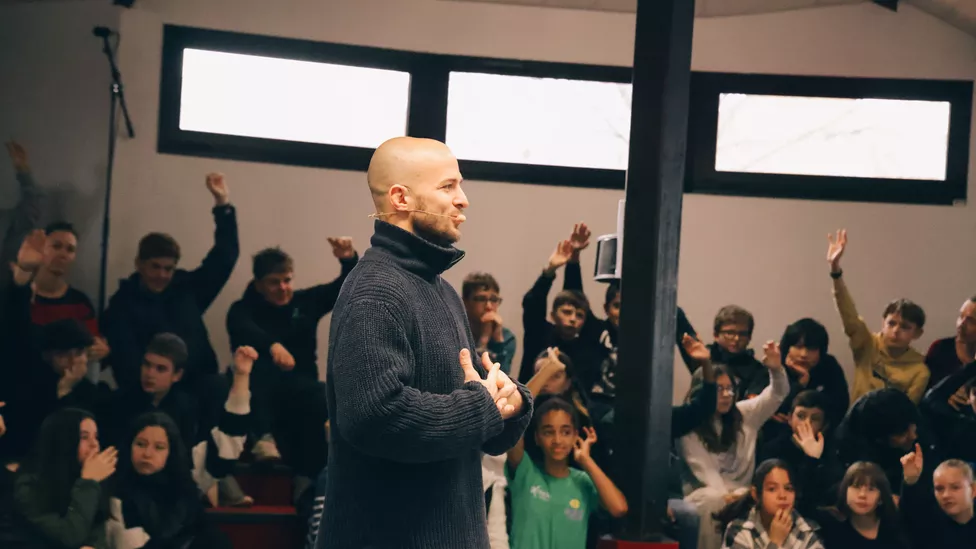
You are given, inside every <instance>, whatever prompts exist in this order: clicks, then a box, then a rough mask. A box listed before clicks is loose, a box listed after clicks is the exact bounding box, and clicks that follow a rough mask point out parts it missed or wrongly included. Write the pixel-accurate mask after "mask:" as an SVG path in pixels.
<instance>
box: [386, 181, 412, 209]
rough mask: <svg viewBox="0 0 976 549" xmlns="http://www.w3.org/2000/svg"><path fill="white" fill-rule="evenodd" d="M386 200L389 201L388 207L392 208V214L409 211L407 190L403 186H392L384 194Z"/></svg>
mask: <svg viewBox="0 0 976 549" xmlns="http://www.w3.org/2000/svg"><path fill="white" fill-rule="evenodd" d="M386 196H387V198H388V199H389V200H390V207H391V208H393V211H394V212H402V211H406V210H409V209H411V208H410V197H409V196H408V193H407V188H406V187H404V186H403V185H393V186H391V187H390V190H389V191H388V192H387V193H386Z"/></svg>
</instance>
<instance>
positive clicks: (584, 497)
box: [505, 454, 600, 549]
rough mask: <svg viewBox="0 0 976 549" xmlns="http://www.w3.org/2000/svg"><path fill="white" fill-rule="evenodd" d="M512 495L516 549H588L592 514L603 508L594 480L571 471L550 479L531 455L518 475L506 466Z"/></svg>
mask: <svg viewBox="0 0 976 549" xmlns="http://www.w3.org/2000/svg"><path fill="white" fill-rule="evenodd" d="M505 475H506V476H508V477H509V483H508V490H509V492H510V493H511V494H512V515H513V518H512V536H511V540H510V541H511V547H512V549H584V548H585V547H586V526H587V523H588V522H589V519H590V513H592V512H593V511H596V510H597V508H598V506H599V505H600V496H599V494H597V491H596V486H595V485H594V484H593V479H591V478H590V475H588V474H586V473H585V472H583V471H580V470H579V469H573V468H570V470H569V476H568V477H566V478H555V477H552V476H549V475H547V474H546V473H545V471H543V470H542V469H540V468H539V467H538V465H536V464H535V462H534V461H532V458H530V457H529V456H528V455H527V454H526V455H524V456H523V457H522V461H521V462H520V463H519V465H518V468H517V469H516V470H515V474H514V475H512V471H511V468H510V467H505Z"/></svg>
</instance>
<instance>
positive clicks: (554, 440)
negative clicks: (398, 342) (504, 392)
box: [0, 144, 976, 549]
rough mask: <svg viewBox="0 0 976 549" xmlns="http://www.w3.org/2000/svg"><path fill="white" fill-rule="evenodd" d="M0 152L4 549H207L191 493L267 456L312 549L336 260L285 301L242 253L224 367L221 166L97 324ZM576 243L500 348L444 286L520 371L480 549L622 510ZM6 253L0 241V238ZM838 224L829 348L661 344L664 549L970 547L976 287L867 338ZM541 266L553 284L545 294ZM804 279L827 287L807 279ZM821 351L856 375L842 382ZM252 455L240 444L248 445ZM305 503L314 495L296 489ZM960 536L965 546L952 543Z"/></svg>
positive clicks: (156, 237) (472, 301)
mask: <svg viewBox="0 0 976 549" xmlns="http://www.w3.org/2000/svg"><path fill="white" fill-rule="evenodd" d="M8 151H9V153H10V156H11V159H12V161H13V164H14V168H15V171H16V172H17V176H18V179H19V180H20V181H21V185H22V188H23V189H24V192H23V193H22V203H21V205H20V206H19V208H18V210H17V215H18V216H19V217H18V221H17V222H16V223H13V224H12V225H11V228H10V233H12V234H17V233H18V231H19V234H18V235H17V238H13V237H11V235H10V234H8V237H7V238H6V239H5V242H8V245H7V247H5V248H4V250H2V252H0V253H2V254H3V255H4V257H6V258H7V259H9V262H10V263H11V265H12V267H11V270H10V272H9V273H4V280H3V282H4V284H5V286H4V287H3V289H2V294H3V297H2V299H0V307H2V318H3V325H2V327H0V328H2V329H0V333H2V334H3V337H4V338H5V339H6V340H5V344H6V347H5V348H6V349H9V350H12V352H8V358H7V359H5V360H4V361H3V363H2V367H0V403H3V404H2V406H3V407H2V408H0V413H2V415H0V459H2V460H3V464H4V465H5V466H4V467H3V468H2V469H0V545H2V546H3V547H5V548H6V547H11V548H18V547H24V548H33V547H39V548H41V547H43V548H52V549H53V548H58V549H83V548H92V549H104V548H112V549H139V548H142V547H145V548H150V547H166V548H168V547H179V548H187V547H209V546H216V547H224V546H227V540H226V538H225V537H224V536H223V535H222V534H221V533H220V532H219V531H218V530H217V529H215V528H214V527H213V525H211V524H210V523H209V522H208V521H207V516H206V514H205V513H204V512H203V510H204V508H205V506H206V505H220V504H231V505H248V504H250V503H253V500H252V499H251V498H250V497H248V496H247V495H246V494H244V493H243V492H242V491H241V490H240V488H239V487H238V486H236V483H235V482H234V480H233V475H232V471H233V468H234V464H235V462H236V461H237V460H238V459H239V458H240V457H241V456H252V457H253V459H256V460H282V461H284V462H285V463H286V464H288V465H289V466H290V467H291V468H292V470H293V471H294V472H295V475H296V483H295V486H296V494H295V500H296V503H303V502H304V503H306V504H307V505H308V509H309V511H310V512H311V513H312V515H313V516H312V517H311V524H312V525H313V527H312V528H311V529H310V533H309V538H308V544H309V546H314V545H315V544H316V537H317V536H316V531H317V527H318V526H317V525H318V524H319V517H318V516H317V515H315V513H316V512H321V509H322V500H321V497H322V493H323V491H322V486H321V485H320V486H317V487H316V486H314V485H315V484H316V483H315V479H317V478H319V479H321V478H324V475H320V473H321V471H322V470H323V468H324V466H325V464H326V461H327V459H326V458H327V455H328V434H327V433H328V427H329V424H328V413H327V407H326V403H325V391H324V390H323V386H322V384H321V383H320V382H319V381H318V372H319V364H318V349H317V341H316V334H317V328H318V325H319V322H320V321H321V319H322V318H323V317H325V316H326V315H327V314H328V313H329V312H330V311H331V310H332V308H333V306H334V304H335V301H336V299H337V297H338V294H339V289H340V288H341V286H342V284H343V281H344V280H345V278H346V276H347V275H348V274H349V273H350V272H351V271H352V269H353V267H354V266H355V265H356V263H357V260H358V254H357V252H356V250H355V248H354V247H353V245H352V242H351V240H350V239H348V238H334V239H329V244H330V245H331V248H332V253H333V255H334V256H335V257H336V258H337V259H338V261H339V262H340V263H341V265H342V271H341V274H340V276H339V278H337V279H336V280H334V281H331V282H328V283H326V284H323V285H320V286H315V287H312V288H307V289H301V290H296V289H294V288H293V285H292V278H293V274H294V271H295V265H294V261H293V260H292V258H291V257H290V256H289V255H288V254H287V253H286V252H285V251H283V250H281V249H279V248H269V249H265V250H261V251H258V252H257V253H256V254H255V255H254V256H253V262H252V274H253V280H252V281H251V283H250V284H249V285H248V287H247V289H246V291H245V292H244V294H243V295H242V296H241V298H240V299H239V300H238V301H237V302H235V303H234V304H233V305H232V306H231V308H230V310H229V312H228V314H227V317H226V318H227V325H226V326H227V331H228V333H229V336H230V341H231V346H232V350H233V351H234V364H233V365H232V366H231V367H230V368H228V369H227V372H226V373H221V368H220V367H219V365H218V361H217V358H216V357H217V353H215V352H214V349H213V347H212V345H211V343H210V338H209V333H208V330H207V326H206V324H205V323H204V321H203V315H204V313H205V312H206V311H207V310H208V309H209V307H210V306H211V304H212V303H213V302H214V300H215V298H216V297H217V295H218V294H219V293H220V292H221V290H222V289H223V287H224V285H225V284H226V282H227V280H228V278H229V277H230V275H231V272H232V271H233V269H234V268H235V266H236V264H237V262H238V256H239V255H240V244H239V242H238V232H237V218H236V211H235V209H234V207H233V206H232V205H231V204H230V201H229V187H228V185H227V182H226V181H225V179H224V177H223V176H221V175H220V174H210V175H208V176H207V178H206V189H207V190H209V192H210V194H211V195H212V197H213V199H214V209H213V215H214V220H215V227H216V229H215V236H214V240H215V242H214V246H213V248H212V249H211V250H210V252H209V253H208V254H207V256H206V258H205V259H204V260H203V262H202V263H201V265H200V266H198V267H197V268H196V269H193V270H184V269H181V268H180V267H179V262H180V258H181V254H180V247H179V244H178V243H177V242H176V241H175V240H174V239H173V238H172V237H171V236H169V235H166V234H163V233H152V234H149V235H146V236H145V237H143V238H142V240H141V241H140V243H139V246H138V254H137V257H136V258H135V266H136V271H135V272H134V273H133V274H132V275H131V276H130V277H129V278H127V279H125V280H123V281H122V282H121V283H120V285H119V288H118V290H117V291H116V292H115V294H114V295H113V296H112V298H111V299H110V300H109V304H108V308H107V309H106V311H105V313H104V314H102V315H101V317H100V318H96V311H95V309H94V307H93V305H92V303H91V301H90V300H89V299H88V298H87V297H86V296H85V295H84V293H82V292H81V291H79V290H77V289H76V288H73V287H71V286H70V284H69V283H68V280H69V275H70V271H71V267H72V264H73V263H74V262H75V259H76V257H77V254H78V253H79V250H78V239H77V234H76V233H75V230H74V229H73V227H72V226H71V225H70V224H67V223H64V222H58V223H54V224H51V225H49V226H48V227H47V228H46V229H44V230H36V229H34V227H36V225H37V215H38V212H37V208H36V204H35V201H36V197H37V192H36V190H35V189H34V184H33V182H32V179H31V172H30V164H29V162H28V160H27V155H26V152H25V151H24V150H23V148H22V147H20V146H19V145H16V144H10V145H8ZM590 236H591V235H590V231H589V229H588V228H587V227H586V225H584V224H579V225H577V226H575V227H574V228H573V230H572V232H571V233H570V235H569V237H568V238H566V239H565V240H562V241H560V242H559V243H558V244H557V246H556V249H555V251H554V252H553V253H552V254H551V256H550V257H549V260H548V262H547V263H546V265H545V268H544V269H543V270H542V272H541V273H540V275H539V277H538V279H537V280H536V282H535V283H534V284H533V285H532V287H531V288H530V289H529V290H528V292H527V293H526V294H525V295H524V297H523V300H522V324H523V327H524V337H523V341H522V342H521V345H519V342H518V341H517V339H516V336H515V335H514V333H513V332H512V331H511V330H510V329H509V328H508V327H507V326H506V325H505V322H504V320H503V317H502V314H501V312H500V310H499V309H500V306H501V304H502V302H503V300H502V295H501V288H500V286H499V284H498V282H497V280H496V279H495V278H494V277H493V276H492V275H491V274H489V273H471V274H470V275H469V276H468V277H466V278H465V280H464V282H463V285H462V288H461V291H460V294H461V298H462V301H463V303H464V306H465V309H466V312H467V316H468V323H469V325H470V327H471V330H472V334H473V335H474V341H476V342H477V349H476V351H477V353H478V354H479V355H481V354H482V353H488V355H489V357H490V359H491V361H492V362H497V363H499V364H500V365H501V370H502V371H505V372H506V373H508V372H511V371H512V370H513V368H515V367H518V365H515V364H513V361H514V357H515V356H516V354H517V350H518V348H519V346H521V351H522V355H521V356H522V360H521V366H520V368H519V370H518V372H517V374H518V378H519V380H520V381H522V382H523V383H525V385H526V386H527V388H528V389H529V391H530V392H531V393H532V395H533V396H534V397H535V412H534V416H533V419H532V424H531V426H530V427H529V429H528V430H527V431H526V434H525V436H524V437H523V439H522V440H521V441H520V442H519V443H518V444H517V445H516V446H515V447H514V448H512V449H511V450H510V451H509V452H507V454H506V455H503V456H497V457H493V456H489V455H485V456H484V460H483V488H484V490H485V506H486V517H485V519H486V522H487V525H488V531H489V535H490V539H491V545H492V548H493V549H507V548H510V547H511V548H514V549H573V548H579V549H583V548H585V547H593V546H595V543H596V541H597V539H598V538H599V537H600V536H602V535H604V534H607V533H609V532H610V531H611V530H612V526H613V521H614V520H615V519H618V518H620V517H623V516H624V515H626V514H627V513H628V510H629V508H631V507H637V506H639V505H640V502H628V501H627V500H626V499H625V498H624V495H623V493H622V492H621V491H620V489H619V488H618V483H619V481H620V479H619V478H616V476H615V473H616V472H617V471H615V469H614V468H613V448H614V441H613V440H612V438H611V437H612V434H613V429H612V426H613V422H614V413H613V404H614V399H615V393H616V385H615V379H614V373H615V369H616V363H617V345H618V340H617V333H618V325H619V311H620V306H621V301H622V295H621V292H620V286H619V285H617V284H609V285H608V288H607V291H606V294H605V296H604V307H603V309H604V313H605V318H600V317H599V316H598V315H597V314H595V312H594V310H593V309H594V308H593V307H592V306H591V303H590V301H589V300H588V299H587V297H586V295H585V294H584V293H583V291H582V290H583V278H582V270H581V266H580V263H579V257H580V253H581V252H582V251H583V250H584V249H586V248H587V247H588V245H589V240H590ZM10 242H15V243H16V245H15V248H16V249H15V250H13V251H11V250H10V249H9V246H10V245H11V244H9V243H10ZM846 245H847V234H846V232H844V231H840V232H838V233H837V234H836V235H834V236H831V238H830V242H829V245H828V254H827V260H828V267H829V269H828V271H827V272H828V273H829V276H830V278H831V279H832V283H833V290H834V294H833V296H834V301H835V303H836V307H837V310H838V311H839V313H840V318H841V320H842V322H843V326H844V330H845V334H846V335H847V338H848V344H849V347H850V350H851V352H850V353H848V352H846V351H844V352H836V351H835V353H836V356H835V355H834V354H830V352H829V338H828V336H827V330H826V329H825V328H824V326H823V325H822V324H821V323H819V322H817V321H816V320H814V319H810V318H803V319H799V320H797V321H796V322H794V323H792V324H790V325H789V326H787V327H786V328H785V329H784V331H783V335H782V338H781V339H780V341H779V342H778V343H777V342H767V343H765V344H764V345H763V346H762V353H761V356H757V355H756V353H754V351H753V350H752V349H751V348H750V347H751V343H752V334H753V332H754V329H755V320H754V318H753V316H752V315H751V314H750V313H749V312H748V311H747V310H745V309H743V308H741V307H738V306H734V305H730V306H725V307H722V308H721V309H720V310H719V311H718V313H717V315H716V316H715V319H714V322H713V330H712V336H713V340H712V341H711V342H709V343H706V342H705V341H704V339H705V338H704V337H702V336H703V335H702V334H699V333H698V332H696V331H695V330H694V328H693V327H692V324H691V323H690V321H689V320H688V319H687V317H686V316H685V314H684V312H683V311H682V310H681V309H679V310H678V319H677V320H678V333H677V335H678V337H677V341H676V345H677V349H678V351H679V353H680V354H681V356H682V358H683V360H684V362H685V364H686V365H687V366H688V368H689V370H690V371H691V372H692V374H693V375H692V383H691V386H690V388H689V390H688V392H687V396H686V398H685V401H684V402H683V403H682V404H681V405H679V406H675V407H674V408H673V409H672V422H671V430H672V440H671V441H669V442H670V444H671V445H672V448H673V459H672V462H673V463H672V464H673V469H674V475H673V478H674V479H676V482H675V483H674V486H673V487H672V492H673V493H672V494H671V495H672V497H671V498H670V499H669V503H668V516H669V518H670V521H669V522H670V523H671V525H672V528H671V534H672V535H673V536H674V537H675V538H677V539H678V540H679V541H680V543H681V547H682V549H686V548H695V547H697V548H700V549H719V548H720V547H722V548H725V547H728V548H735V549H746V548H757V549H801V548H810V549H814V548H826V549H844V548H848V547H850V548H860V547H864V548H873V547H878V548H890V547H896V548H933V549H942V548H947V549H948V548H953V549H955V548H957V547H964V546H968V545H971V544H972V543H974V541H973V540H976V520H974V518H973V499H974V490H976V484H974V478H973V469H972V466H971V465H970V463H972V462H974V461H976V358H974V357H976V297H974V298H973V299H970V300H967V301H966V302H965V303H964V305H963V307H962V308H961V310H960V312H959V317H958V322H957V334H956V336H955V337H952V338H947V339H942V340H938V341H936V342H935V343H934V344H933V345H932V347H931V348H930V349H929V352H928V354H927V355H923V354H921V353H919V352H918V351H916V350H915V349H913V348H912V343H913V341H915V340H917V339H918V338H919V336H921V334H922V330H923V328H924V324H925V313H924V311H923V310H922V308H921V307H920V306H918V305H917V304H915V303H913V302H911V301H908V300H905V299H899V300H896V301H893V302H892V303H891V304H890V305H889V306H888V307H887V308H886V309H885V310H884V311H883V314H882V315H881V316H882V325H881V330H880V332H877V333H875V332H872V331H871V330H870V328H869V326H868V324H867V323H866V322H865V321H864V319H863V318H862V317H861V316H860V315H859V313H858V312H857V310H856V308H855V305H854V300H853V299H852V297H851V294H850V292H849V290H848V288H847V286H846V284H845V282H844V277H843V270H842V269H841V258H842V256H843V254H844V251H845V249H846ZM559 270H563V279H564V283H563V288H562V289H561V291H559V293H558V294H557V295H555V297H554V299H552V301H551V305H550V295H549V294H550V293H551V290H552V285H553V282H554V280H555V277H556V275H557V272H558V271H559ZM825 278H826V277H825ZM842 363H849V364H851V365H852V366H853V371H854V376H853V378H852V383H851V385H850V386H849V385H848V381H847V378H846V377H845V375H844V370H843V368H842V366H841V364H842ZM249 459H250V457H249ZM314 493H318V496H319V497H318V498H317V499H316V500H315V501H314V503H313V502H312V501H307V500H306V499H305V498H306V497H307V498H308V500H311V498H312V496H313V494H314ZM967 544H968V545H967Z"/></svg>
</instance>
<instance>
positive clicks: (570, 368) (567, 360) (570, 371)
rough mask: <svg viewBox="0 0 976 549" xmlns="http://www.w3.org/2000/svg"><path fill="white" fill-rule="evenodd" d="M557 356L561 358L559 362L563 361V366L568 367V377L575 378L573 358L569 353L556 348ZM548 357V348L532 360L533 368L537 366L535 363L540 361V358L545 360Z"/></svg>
mask: <svg viewBox="0 0 976 549" xmlns="http://www.w3.org/2000/svg"><path fill="white" fill-rule="evenodd" d="M556 357H557V358H559V362H562V363H563V366H565V367H566V377H568V378H570V379H573V359H572V358H570V356H569V355H567V354H566V353H564V352H562V351H561V350H560V349H556ZM548 358H549V351H548V350H545V351H542V352H541V353H539V356H537V357H535V360H534V361H532V366H533V369H534V367H535V363H536V362H539V361H540V360H545V359H548Z"/></svg>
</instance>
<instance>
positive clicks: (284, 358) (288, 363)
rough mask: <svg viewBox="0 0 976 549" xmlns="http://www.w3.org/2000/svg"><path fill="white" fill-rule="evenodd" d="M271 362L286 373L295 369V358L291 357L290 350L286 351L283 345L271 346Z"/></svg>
mask: <svg viewBox="0 0 976 549" xmlns="http://www.w3.org/2000/svg"><path fill="white" fill-rule="evenodd" d="M271 361H272V362H274V363H275V366H277V367H279V368H281V369H282V370H284V371H286V372H289V371H291V370H292V369H294V368H295V357H293V356H291V353H289V352H288V349H285V346H284V345H282V344H281V343H275V344H274V345H272V346H271Z"/></svg>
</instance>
